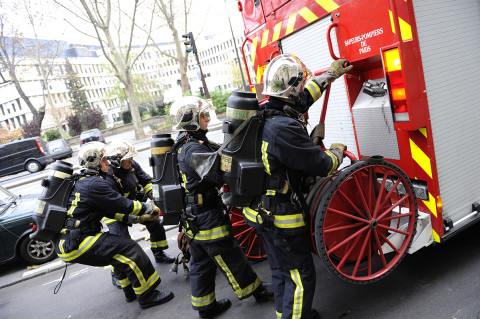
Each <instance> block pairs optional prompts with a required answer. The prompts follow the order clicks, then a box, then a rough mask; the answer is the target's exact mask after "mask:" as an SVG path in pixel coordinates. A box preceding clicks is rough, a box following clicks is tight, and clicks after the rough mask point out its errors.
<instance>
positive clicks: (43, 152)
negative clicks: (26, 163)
mask: <svg viewBox="0 0 480 319" xmlns="http://www.w3.org/2000/svg"><path fill="white" fill-rule="evenodd" d="M36 141H37V146H38V149H39V150H40V152H42V154H43V155H45V151H44V150H43V147H42V144H40V141H39V140H38V138H37V139H36Z"/></svg>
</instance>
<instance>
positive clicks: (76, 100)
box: [65, 60, 90, 116]
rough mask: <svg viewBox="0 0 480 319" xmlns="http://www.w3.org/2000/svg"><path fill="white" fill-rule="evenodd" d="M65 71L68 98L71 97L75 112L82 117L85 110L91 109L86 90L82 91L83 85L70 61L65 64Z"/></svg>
mask: <svg viewBox="0 0 480 319" xmlns="http://www.w3.org/2000/svg"><path fill="white" fill-rule="evenodd" d="M65 70H66V72H67V89H68V96H69V97H70V102H71V103H72V108H73V111H74V112H75V114H77V115H79V116H82V115H83V113H84V112H85V110H87V109H88V108H89V107H90V103H89V102H88V98H87V94H86V93H85V90H82V88H83V85H82V83H81V82H80V80H79V79H78V78H77V74H76V73H75V71H74V70H73V67H72V65H71V64H70V62H69V61H68V60H67V61H66V63H65Z"/></svg>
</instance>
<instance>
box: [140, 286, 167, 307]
mask: <svg viewBox="0 0 480 319" xmlns="http://www.w3.org/2000/svg"><path fill="white" fill-rule="evenodd" d="M173 297H174V295H173V292H171V291H158V290H154V291H151V292H149V293H148V294H147V295H146V296H145V294H143V295H141V296H140V297H138V303H139V304H140V308H142V309H147V308H150V307H153V306H158V305H161V304H162V303H166V302H167V301H170V300H172V299H173Z"/></svg>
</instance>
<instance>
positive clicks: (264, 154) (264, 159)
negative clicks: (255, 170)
mask: <svg viewBox="0 0 480 319" xmlns="http://www.w3.org/2000/svg"><path fill="white" fill-rule="evenodd" d="M267 148H268V142H265V141H262V162H263V166H265V171H266V172H267V174H268V175H272V174H271V173H270V164H269V163H268V154H267Z"/></svg>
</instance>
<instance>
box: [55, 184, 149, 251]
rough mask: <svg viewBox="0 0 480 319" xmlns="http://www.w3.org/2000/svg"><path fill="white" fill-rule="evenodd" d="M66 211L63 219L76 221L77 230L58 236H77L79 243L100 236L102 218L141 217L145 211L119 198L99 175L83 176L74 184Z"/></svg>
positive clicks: (70, 230)
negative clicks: (76, 234) (70, 234)
mask: <svg viewBox="0 0 480 319" xmlns="http://www.w3.org/2000/svg"><path fill="white" fill-rule="evenodd" d="M67 208H68V211H67V218H71V219H74V220H79V221H80V226H79V228H77V229H63V230H62V233H67V232H74V231H76V232H79V237H80V238H78V240H79V241H80V242H81V239H82V238H83V237H86V236H89V235H95V234H97V233H99V232H100V230H101V228H102V225H101V222H100V221H101V220H102V218H103V217H109V218H115V214H116V213H115V212H118V213H121V214H132V215H141V214H143V212H144V211H145V207H143V205H142V204H141V203H140V202H139V201H136V200H133V201H132V200H129V199H128V198H126V197H123V196H122V195H121V194H120V193H118V192H116V191H115V190H113V189H112V188H111V187H110V185H108V183H107V182H106V181H105V180H104V179H103V178H102V177H101V176H99V175H93V176H86V177H84V178H81V179H80V180H78V181H77V183H76V184H75V187H74V188H73V191H72V193H71V194H70V197H69V199H68V206H67ZM73 246H74V245H73ZM75 248H76V247H70V249H75Z"/></svg>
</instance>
